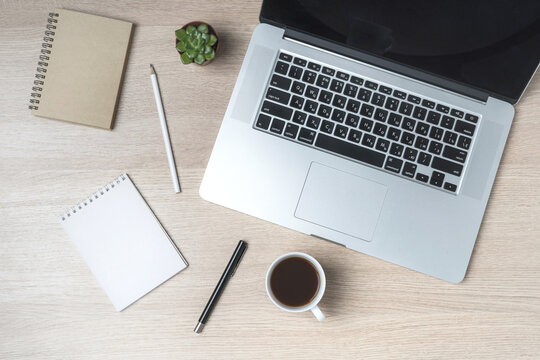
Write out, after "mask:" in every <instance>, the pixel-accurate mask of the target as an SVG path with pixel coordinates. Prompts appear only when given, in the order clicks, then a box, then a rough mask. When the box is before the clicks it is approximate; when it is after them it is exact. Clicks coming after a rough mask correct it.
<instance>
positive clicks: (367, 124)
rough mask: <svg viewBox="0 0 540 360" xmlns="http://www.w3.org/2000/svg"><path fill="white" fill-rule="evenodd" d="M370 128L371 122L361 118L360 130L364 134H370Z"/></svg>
mask: <svg viewBox="0 0 540 360" xmlns="http://www.w3.org/2000/svg"><path fill="white" fill-rule="evenodd" d="M372 127H373V121H371V120H368V119H366V118H362V121H361V122H360V129H362V130H364V131H365V132H370V131H371V128H372Z"/></svg>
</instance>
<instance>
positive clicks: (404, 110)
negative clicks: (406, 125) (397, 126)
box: [399, 101, 413, 115]
mask: <svg viewBox="0 0 540 360" xmlns="http://www.w3.org/2000/svg"><path fill="white" fill-rule="evenodd" d="M412 109H413V105H412V104H410V103H408V102H405V101H402V102H401V105H400V106H399V112H400V113H401V114H403V115H411V113H412Z"/></svg>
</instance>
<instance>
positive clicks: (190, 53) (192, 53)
mask: <svg viewBox="0 0 540 360" xmlns="http://www.w3.org/2000/svg"><path fill="white" fill-rule="evenodd" d="M184 54H187V56H188V57H189V58H190V59H193V58H194V57H195V56H197V54H198V52H197V51H195V50H186V52H185V53H184Z"/></svg>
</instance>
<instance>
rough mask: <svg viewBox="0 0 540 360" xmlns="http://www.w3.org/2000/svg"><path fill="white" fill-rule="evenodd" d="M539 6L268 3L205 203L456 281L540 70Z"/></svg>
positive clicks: (357, 0)
mask: <svg viewBox="0 0 540 360" xmlns="http://www.w3.org/2000/svg"><path fill="white" fill-rule="evenodd" d="M539 14H540V2H538V1H537V0H532V1H525V0H524V1H512V0H508V1H488V0H476V1H474V2H470V1H452V2H444V3H441V2H433V1H429V0H417V1H385V0H377V1H374V0H341V1H307V0H265V1H264V2H263V4H262V9H261V13H260V21H261V24H259V25H258V26H257V27H256V28H255V30H254V32H253V36H252V38H251V42H250V44H249V47H248V50H247V53H246V56H245V59H244V62H243V64H242V68H241V70H240V73H239V75H238V79H237V82H236V85H235V87H234V90H233V93H232V96H231V99H230V102H229V105H228V108H227V111H226V113H225V117H224V119H223V122H222V125H221V128H220V130H219V134H218V136H217V139H216V142H215V146H214V149H213V151H212V155H211V157H210V160H209V163H208V166H207V169H206V172H205V175H204V178H203V181H202V184H201V187H200V195H201V197H202V198H204V199H206V200H208V201H211V202H213V203H216V204H219V205H222V206H225V207H228V208H231V209H234V210H237V211H240V212H243V213H246V214H249V215H252V216H256V217H258V218H261V219H264V220H267V221H270V222H273V223H276V224H279V225H282V226H285V227H288V228H291V229H294V230H297V231H299V232H301V233H305V234H308V235H312V236H313V237H314V241H319V240H317V239H325V240H329V241H331V242H334V243H337V244H340V245H343V246H345V247H347V248H349V249H352V250H356V251H359V252H362V253H365V254H368V255H371V256H375V257H377V258H380V259H383V260H386V261H389V262H391V263H395V264H399V265H402V266H405V267H407V268H410V269H413V270H416V271H419V272H421V273H425V274H428V275H431V276H434V277H437V278H440V279H443V280H446V281H449V282H453V283H458V282H460V281H461V280H462V279H463V278H464V276H465V273H466V270H467V266H468V263H469V259H470V257H471V253H472V251H473V247H474V243H475V241H476V237H477V235H478V231H479V228H480V224H481V222H482V216H483V215H484V211H485V208H486V205H487V202H488V199H489V195H490V191H491V188H492V185H493V181H494V179H495V175H496V173H497V168H498V166H499V162H500V160H501V156H502V153H503V150H504V146H505V142H506V139H507V136H508V133H509V131H510V126H511V124H512V119H513V116H514V106H513V105H514V104H515V103H516V102H517V101H518V100H519V98H520V97H521V95H522V93H523V92H524V90H525V88H526V87H527V85H528V83H529V81H530V79H531V77H532V76H533V74H534V73H535V71H536V68H537V67H538V63H539V58H540V17H539ZM316 238H317V239H316ZM268 241H271V240H268ZM358 260H359V261H361V258H360V257H359V259H358Z"/></svg>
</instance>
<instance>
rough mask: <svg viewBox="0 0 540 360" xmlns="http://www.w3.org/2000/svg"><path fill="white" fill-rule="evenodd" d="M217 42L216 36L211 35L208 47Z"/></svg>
mask: <svg viewBox="0 0 540 360" xmlns="http://www.w3.org/2000/svg"><path fill="white" fill-rule="evenodd" d="M216 42H217V37H216V35H214V34H210V38H209V39H208V45H210V46H212V45H214V44H215V43H216Z"/></svg>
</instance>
